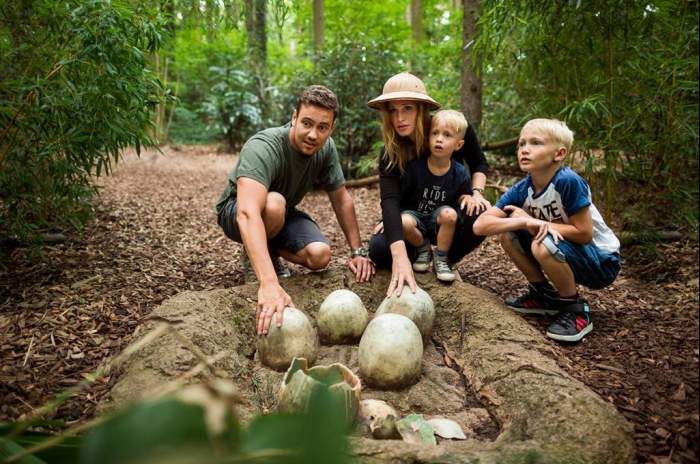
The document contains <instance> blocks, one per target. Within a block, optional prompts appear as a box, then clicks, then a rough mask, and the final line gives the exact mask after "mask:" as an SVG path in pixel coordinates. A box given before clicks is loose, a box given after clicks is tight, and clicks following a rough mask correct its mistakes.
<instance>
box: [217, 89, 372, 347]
mask: <svg viewBox="0 0 700 464" xmlns="http://www.w3.org/2000/svg"><path fill="white" fill-rule="evenodd" d="M337 116H338V100H337V98H336V96H335V94H334V93H333V92H332V91H330V90H329V89H327V88H326V87H323V86H320V85H312V86H310V87H308V88H306V89H305V90H304V91H303V92H302V93H301V95H300V96H299V99H298V101H297V106H296V109H295V110H294V112H293V113H292V120H291V122H290V123H288V124H286V125H284V126H282V127H274V128H271V129H266V130H263V131H261V132H258V133H257V134H255V135H254V136H253V137H251V138H250V139H249V140H248V141H247V142H246V143H245V145H244V146H243V148H242V149H241V154H240V158H239V160H238V163H237V164H236V166H235V167H234V168H233V171H231V174H230V175H229V178H228V182H227V184H226V188H225V190H224V192H223V193H222V195H221V197H220V198H219V201H218V203H217V205H216V211H217V215H218V222H219V226H221V228H222V229H223V230H224V233H225V234H226V236H227V237H228V238H230V239H231V240H234V241H235V242H238V243H242V244H243V246H244V248H245V256H244V260H243V267H244V272H245V273H246V274H247V276H246V278H247V280H249V279H257V281H258V282H259V283H260V285H259V288H258V302H257V306H256V324H257V332H258V333H259V334H266V333H267V331H268V329H269V327H270V322H271V320H272V316H273V315H274V314H275V313H277V314H278V316H277V319H276V320H277V324H278V325H281V324H282V313H283V311H284V308H285V306H292V305H293V303H292V299H291V298H290V297H289V295H288V294H287V292H285V291H284V289H283V288H282V286H281V285H280V282H279V278H280V277H288V276H289V270H288V269H287V267H286V266H285V264H284V262H283V260H282V258H284V259H286V260H287V261H290V262H292V263H295V264H299V265H302V266H305V267H306V268H308V269H311V270H319V269H323V268H325V267H326V266H327V265H328V263H329V262H330V259H331V247H330V242H329V241H328V239H327V238H326V237H324V236H323V234H322V233H321V230H320V229H319V227H318V225H317V224H316V222H314V220H313V219H311V217H310V216H309V215H308V214H306V213H304V212H303V211H300V210H298V209H297V208H296V206H297V205H298V204H299V203H300V202H301V200H302V199H303V198H304V196H305V195H306V194H307V193H308V192H309V191H310V190H312V189H313V188H314V186H315V185H316V184H318V185H320V186H321V187H322V188H324V189H325V190H326V192H327V193H328V198H329V199H330V202H331V205H332V206H333V211H334V212H335V215H336V218H337V219H338V223H339V224H340V227H341V228H342V230H343V233H344V234H345V238H346V239H347V241H348V244H349V245H350V258H349V260H348V266H349V267H350V269H351V270H352V271H353V272H354V273H355V277H356V280H357V281H358V282H366V281H368V280H369V279H370V278H371V276H372V275H373V274H374V265H373V264H372V262H371V261H370V260H369V259H368V258H367V250H366V249H365V248H363V247H362V242H361V240H360V230H359V227H358V225H357V218H356V215H355V206H354V203H353V200H352V197H351V196H350V194H349V193H348V191H347V189H346V188H345V178H344V176H343V172H342V170H341V167H340V162H339V159H338V152H337V151H336V148H335V144H334V143H333V139H332V138H331V133H332V132H333V128H334V127H335V121H336V117H337ZM251 268H252V269H251ZM246 271H248V272H246ZM251 271H252V272H251ZM253 273H254V274H253Z"/></svg>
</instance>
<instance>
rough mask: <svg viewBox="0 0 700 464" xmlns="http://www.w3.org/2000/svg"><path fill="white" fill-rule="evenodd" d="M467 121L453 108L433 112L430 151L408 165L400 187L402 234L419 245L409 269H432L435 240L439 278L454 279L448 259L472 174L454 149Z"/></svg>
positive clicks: (469, 189) (461, 140)
mask: <svg viewBox="0 0 700 464" xmlns="http://www.w3.org/2000/svg"><path fill="white" fill-rule="evenodd" d="M466 130H467V120H466V119H465V118H464V115H463V114H462V113H460V112H458V111H454V110H443V111H439V112H437V113H436V114H435V115H434V116H433V119H432V123H431V126H430V155H429V156H428V157H427V158H426V157H419V158H416V159H413V160H412V161H410V162H409V163H408V165H407V166H406V174H405V179H406V181H405V182H404V183H403V184H402V188H401V221H402V223H403V233H404V238H405V240H407V241H408V242H409V243H410V244H411V245H413V246H415V247H417V249H418V256H417V258H416V261H415V262H414V263H413V270H414V271H416V272H425V271H427V270H428V269H429V268H430V261H431V254H432V247H431V244H436V245H437V249H436V250H435V256H434V259H433V268H434V270H435V274H436V276H437V278H438V279H439V280H441V281H443V282H452V281H454V280H455V278H456V274H455V271H454V270H453V269H452V266H451V265H450V263H449V262H448V259H447V252H448V250H449V249H450V245H451V244H452V239H453V238H454V234H455V229H456V227H457V223H458V221H459V217H460V214H459V211H461V210H462V209H464V206H465V204H466V201H467V198H466V196H467V195H471V194H472V187H471V178H470V176H469V173H468V172H467V170H466V169H465V168H464V166H462V165H461V164H460V163H456V162H454V161H452V153H454V152H455V151H456V150H459V149H460V148H461V146H462V145H463V144H464V134H465V132H466Z"/></svg>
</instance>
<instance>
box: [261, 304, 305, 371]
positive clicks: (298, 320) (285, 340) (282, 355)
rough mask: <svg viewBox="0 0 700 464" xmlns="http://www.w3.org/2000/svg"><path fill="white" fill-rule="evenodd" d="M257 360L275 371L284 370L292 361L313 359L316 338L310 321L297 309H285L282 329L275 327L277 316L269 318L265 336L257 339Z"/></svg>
mask: <svg viewBox="0 0 700 464" xmlns="http://www.w3.org/2000/svg"><path fill="white" fill-rule="evenodd" d="M257 348H258V355H259V357H260V361H261V362H262V363H263V364H265V365H266V366H268V367H271V368H273V369H275V370H278V371H283V370H286V369H287V368H288V367H289V365H290V364H291V363H292V360H293V359H294V358H306V359H307V360H308V361H309V363H310V364H313V362H314V361H315V360H316V355H317V353H318V338H317V336H316V330H314V328H313V326H312V325H311V321H310V320H309V318H308V317H307V316H306V314H304V313H303V312H302V311H300V310H298V309H296V308H285V309H284V314H283V316H282V326H281V327H277V314H276V313H275V315H274V316H272V322H271V323H270V329H269V330H268V332H267V335H261V336H259V337H258V343H257Z"/></svg>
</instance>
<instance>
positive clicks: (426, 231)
mask: <svg viewBox="0 0 700 464" xmlns="http://www.w3.org/2000/svg"><path fill="white" fill-rule="evenodd" d="M446 208H448V209H451V210H455V209H454V208H453V207H451V206H448V205H442V206H439V207H437V208H435V209H434V210H433V211H432V212H430V213H421V212H419V211H415V210H412V209H405V210H403V211H401V214H410V215H411V216H412V217H413V219H415V220H416V224H417V226H418V230H419V231H420V233H421V234H422V235H423V237H426V238H427V239H428V240H430V243H432V244H433V245H434V244H435V243H436V242H437V232H438V222H437V219H438V216H440V213H441V212H442V210H444V209H446ZM455 211H456V210H455ZM457 218H458V220H457V222H458V223H459V221H460V220H461V216H460V215H459V214H457Z"/></svg>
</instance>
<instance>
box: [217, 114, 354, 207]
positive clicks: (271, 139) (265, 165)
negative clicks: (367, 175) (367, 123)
mask: <svg viewBox="0 0 700 464" xmlns="http://www.w3.org/2000/svg"><path fill="white" fill-rule="evenodd" d="M289 129H290V127H289V124H287V125H285V126H282V127H274V128H271V129H266V130H264V131H261V132H258V133H257V134H255V135H254V136H253V137H251V138H250V139H248V141H247V142H246V143H245V145H243V148H242V149H241V155H240V158H239V159H238V163H237V164H236V166H235V167H234V168H233V170H232V171H231V174H230V175H229V177H228V182H227V184H226V189H225V190H224V192H223V193H222V194H221V197H220V198H219V201H218V202H217V203H216V212H217V213H219V212H220V211H221V209H222V208H223V207H224V205H225V204H226V202H227V201H228V200H229V199H231V198H236V181H237V180H238V178H239V177H248V178H250V179H253V180H256V181H258V182H260V183H261V184H263V185H264V186H265V187H267V190H268V192H278V193H280V194H282V196H283V197H284V198H285V200H286V201H287V208H292V207H294V206H296V205H298V204H299V203H300V202H301V200H302V199H303V198H304V195H306V194H307V193H308V192H309V191H310V190H311V189H313V188H314V186H315V185H318V186H320V187H321V188H323V189H325V190H326V191H328V192H330V191H333V190H336V189H337V188H339V187H341V186H343V185H344V184H345V177H344V176H343V171H342V169H341V167H340V161H339V159H338V152H337V151H336V149H335V143H334V142H333V139H331V138H330V137H329V138H328V140H327V141H326V143H325V144H324V145H323V147H322V148H321V149H320V150H319V151H318V152H317V153H314V154H313V155H311V156H309V155H304V154H303V153H300V152H298V151H297V150H295V149H294V148H293V147H292V145H291V143H290V142H289Z"/></svg>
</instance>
